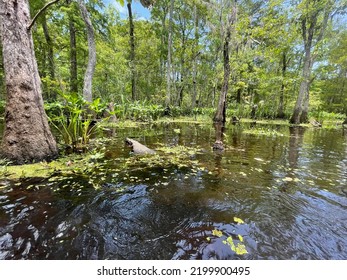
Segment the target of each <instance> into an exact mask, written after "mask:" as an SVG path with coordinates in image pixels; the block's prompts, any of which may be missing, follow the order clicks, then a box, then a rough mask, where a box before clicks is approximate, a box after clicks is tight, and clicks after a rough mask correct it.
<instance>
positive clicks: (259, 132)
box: [242, 127, 285, 137]
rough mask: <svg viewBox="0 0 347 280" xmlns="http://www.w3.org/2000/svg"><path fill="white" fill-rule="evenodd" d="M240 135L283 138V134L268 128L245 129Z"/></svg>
mask: <svg viewBox="0 0 347 280" xmlns="http://www.w3.org/2000/svg"><path fill="white" fill-rule="evenodd" d="M242 133H244V134H250V135H255V136H267V137H283V136H285V135H284V134H283V133H280V132H278V131H277V130H274V129H270V128H264V127H259V128H258V127H257V128H251V129H245V130H243V131H242Z"/></svg>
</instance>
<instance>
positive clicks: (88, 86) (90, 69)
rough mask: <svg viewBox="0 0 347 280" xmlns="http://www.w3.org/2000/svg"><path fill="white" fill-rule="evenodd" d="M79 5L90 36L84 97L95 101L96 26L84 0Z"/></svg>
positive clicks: (79, 1)
mask: <svg viewBox="0 0 347 280" xmlns="http://www.w3.org/2000/svg"><path fill="white" fill-rule="evenodd" d="M78 5H79V8H80V11H81V14H82V18H83V21H84V23H85V25H86V28H87V38H88V65H87V69H86V73H85V75H84V84H83V97H84V99H85V100H87V101H88V102H93V91H92V90H93V88H92V86H93V76H94V72H95V65H96V46H95V36H94V28H93V25H92V22H91V20H90V17H89V13H88V10H87V8H86V5H85V4H84V0H78Z"/></svg>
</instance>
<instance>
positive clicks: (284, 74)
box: [277, 52, 287, 119]
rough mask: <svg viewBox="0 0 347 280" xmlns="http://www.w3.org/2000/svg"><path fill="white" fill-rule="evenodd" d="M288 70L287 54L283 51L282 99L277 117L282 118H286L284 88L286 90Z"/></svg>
mask: <svg viewBox="0 0 347 280" xmlns="http://www.w3.org/2000/svg"><path fill="white" fill-rule="evenodd" d="M286 71H287V56H286V53H285V52H283V53H282V84H281V91H280V99H279V104H278V112H277V117H278V118H280V119H283V118H284V90H285V80H284V79H285V77H286Z"/></svg>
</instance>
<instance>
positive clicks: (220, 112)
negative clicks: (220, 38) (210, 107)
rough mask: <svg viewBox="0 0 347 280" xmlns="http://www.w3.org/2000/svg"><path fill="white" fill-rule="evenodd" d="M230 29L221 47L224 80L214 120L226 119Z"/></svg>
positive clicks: (221, 120) (228, 28)
mask: <svg viewBox="0 0 347 280" xmlns="http://www.w3.org/2000/svg"><path fill="white" fill-rule="evenodd" d="M230 37H231V31H230V27H227V34H226V36H225V38H224V48H223V63H224V80H223V86H222V91H221V94H220V97H219V102H218V105H217V111H216V114H215V116H214V118H213V121H214V122H220V123H225V120H226V113H225V111H226V97H227V94H228V89H229V77H230V63H229V43H230Z"/></svg>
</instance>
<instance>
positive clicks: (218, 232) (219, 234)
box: [212, 229, 223, 237]
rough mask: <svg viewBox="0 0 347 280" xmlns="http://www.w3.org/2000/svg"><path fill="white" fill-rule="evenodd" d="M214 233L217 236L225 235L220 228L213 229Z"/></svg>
mask: <svg viewBox="0 0 347 280" xmlns="http://www.w3.org/2000/svg"><path fill="white" fill-rule="evenodd" d="M212 235H214V236H217V237H222V236H223V232H221V231H220V230H218V229H214V230H212Z"/></svg>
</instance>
